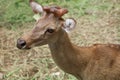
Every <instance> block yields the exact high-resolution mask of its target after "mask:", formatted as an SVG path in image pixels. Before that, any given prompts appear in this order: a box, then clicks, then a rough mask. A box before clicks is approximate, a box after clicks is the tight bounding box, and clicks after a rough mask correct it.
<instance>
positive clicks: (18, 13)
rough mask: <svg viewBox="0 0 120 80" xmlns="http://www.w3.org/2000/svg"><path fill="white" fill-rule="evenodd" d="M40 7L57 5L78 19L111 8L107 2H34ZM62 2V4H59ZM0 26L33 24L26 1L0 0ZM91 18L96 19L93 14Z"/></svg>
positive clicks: (40, 0) (73, 0) (84, 0)
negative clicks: (40, 5) (66, 9)
mask: <svg viewBox="0 0 120 80" xmlns="http://www.w3.org/2000/svg"><path fill="white" fill-rule="evenodd" d="M36 1H37V2H39V3H41V4H42V5H44V6H46V5H59V6H62V7H65V8H68V10H69V14H68V15H69V16H73V17H77V18H80V17H81V16H84V15H91V13H92V12H97V11H100V10H102V11H109V10H110V9H111V8H112V6H113V5H112V4H111V2H110V1H109V0H108V1H107V0H62V1H61V0H44V1H43V0H36ZM61 2H62V3H61ZM0 10H1V11H0V26H6V27H7V28H9V29H11V28H12V29H14V28H16V27H21V26H22V25H23V24H24V23H26V22H33V21H34V20H33V18H32V16H33V12H32V10H31V8H30V6H29V1H28V0H0ZM93 17H96V15H95V14H93Z"/></svg>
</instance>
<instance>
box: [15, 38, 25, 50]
mask: <svg viewBox="0 0 120 80" xmlns="http://www.w3.org/2000/svg"><path fill="white" fill-rule="evenodd" d="M24 47H26V41H25V40H22V39H18V40H17V48H19V49H23V48H24Z"/></svg>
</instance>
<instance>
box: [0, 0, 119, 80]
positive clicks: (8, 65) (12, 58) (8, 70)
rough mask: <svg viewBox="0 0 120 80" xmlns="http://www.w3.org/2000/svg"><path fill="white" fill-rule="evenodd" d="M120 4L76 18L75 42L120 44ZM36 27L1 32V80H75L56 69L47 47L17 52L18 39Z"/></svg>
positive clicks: (1, 30) (72, 37)
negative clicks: (107, 9)
mask: <svg viewBox="0 0 120 80" xmlns="http://www.w3.org/2000/svg"><path fill="white" fill-rule="evenodd" d="M112 1H113V2H114V1H117V0H112ZM118 2H119V0H118ZM118 2H116V3H115V4H114V5H113V4H111V5H113V8H112V9H111V10H109V11H89V10H88V11H86V15H84V16H81V17H75V19H76V21H77V26H76V28H75V30H74V31H72V32H71V33H70V34H69V35H70V39H71V41H72V42H73V43H74V44H76V45H79V46H90V45H92V44H95V43H105V44H109V43H114V44H120V6H118V7H115V5H117V4H119V3H118ZM66 17H69V15H67V16H66ZM73 17H74V16H73ZM33 25H34V22H29V23H25V24H24V25H23V26H24V27H20V28H17V29H15V30H9V29H7V28H4V27H3V26H2V27H1V28H0V80H1V79H2V80H75V78H74V77H73V76H71V75H69V74H66V73H64V72H63V71H61V70H60V69H59V67H57V66H56V64H55V63H54V61H53V60H52V57H51V54H50V51H49V48H48V46H47V45H45V46H40V47H36V48H33V49H31V50H19V49H17V48H16V41H17V39H18V38H19V37H20V36H21V35H22V34H23V33H25V32H27V31H28V30H31V28H32V27H33Z"/></svg>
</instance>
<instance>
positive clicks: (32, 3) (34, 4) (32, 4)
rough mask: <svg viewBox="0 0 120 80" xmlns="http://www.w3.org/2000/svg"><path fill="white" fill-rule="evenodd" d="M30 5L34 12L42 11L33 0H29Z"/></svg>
mask: <svg viewBox="0 0 120 80" xmlns="http://www.w3.org/2000/svg"><path fill="white" fill-rule="evenodd" d="M30 6H31V8H32V10H33V12H34V13H43V7H42V6H41V5H39V4H38V3H37V2H35V1H34V0H30Z"/></svg>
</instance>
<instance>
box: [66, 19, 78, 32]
mask: <svg viewBox="0 0 120 80" xmlns="http://www.w3.org/2000/svg"><path fill="white" fill-rule="evenodd" d="M75 25H76V22H75V20H73V19H66V20H65V23H64V30H65V31H66V32H68V33H69V32H70V31H71V30H73V29H74V28H75Z"/></svg>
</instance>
